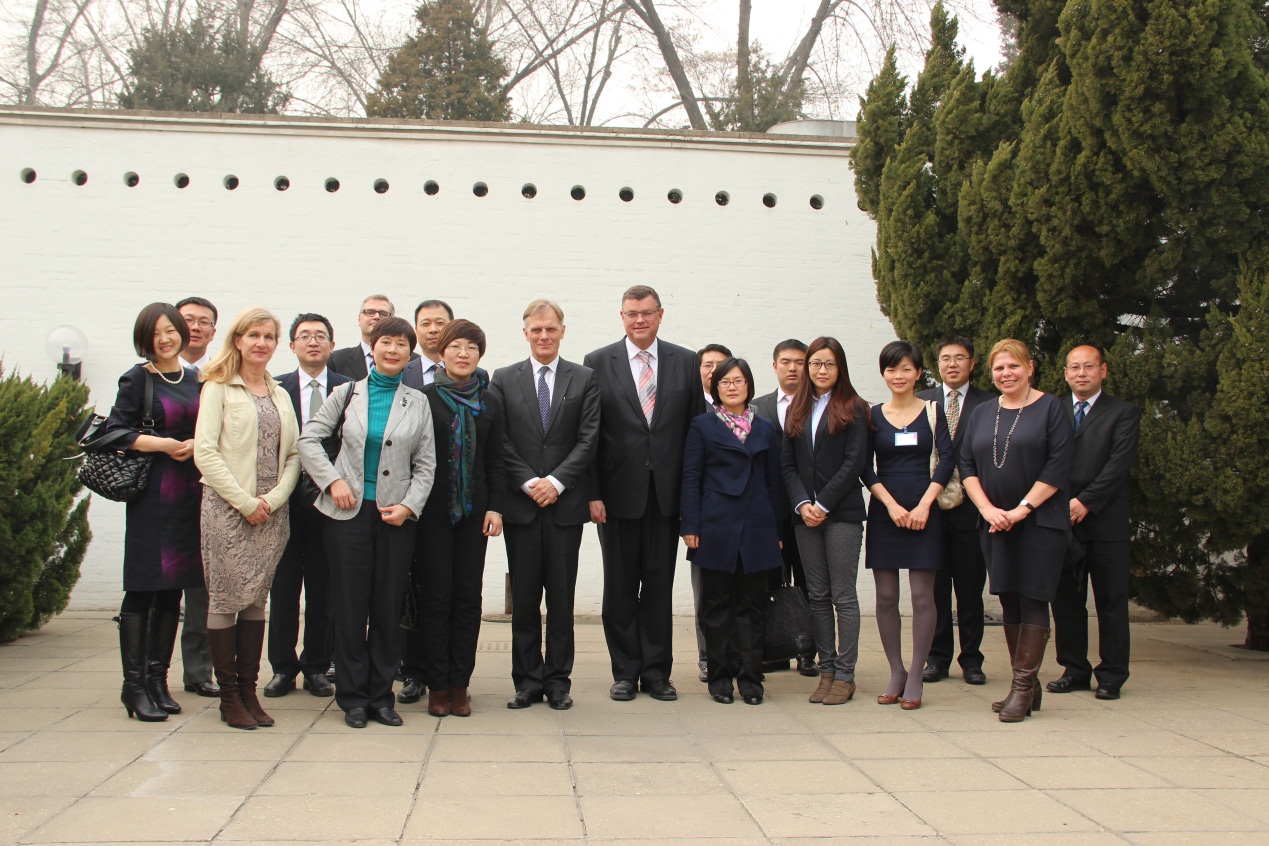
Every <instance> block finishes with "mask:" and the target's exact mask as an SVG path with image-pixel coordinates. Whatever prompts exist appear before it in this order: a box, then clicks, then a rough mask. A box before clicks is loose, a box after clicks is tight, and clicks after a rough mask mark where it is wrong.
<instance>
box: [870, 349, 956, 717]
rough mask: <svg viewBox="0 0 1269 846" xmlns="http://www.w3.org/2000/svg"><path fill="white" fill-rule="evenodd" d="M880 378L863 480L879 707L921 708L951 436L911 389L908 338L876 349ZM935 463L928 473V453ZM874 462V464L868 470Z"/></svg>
mask: <svg viewBox="0 0 1269 846" xmlns="http://www.w3.org/2000/svg"><path fill="white" fill-rule="evenodd" d="M879 364H880V368H881V376H882V378H883V379H885V380H886V385H887V386H888V387H889V388H890V401H889V402H884V403H881V404H879V405H875V406H873V408H872V424H873V431H872V433H871V436H870V439H869V452H870V456H869V461H868V463H867V466H866V468H865V470H864V473H863V481H864V484H865V485H867V486H868V490H869V491H871V492H872V500H871V502H869V504H868V540H867V553H868V558H867V561H866V566H867V567H868V569H870V570H872V576H873V581H874V582H875V583H876V587H877V629H878V631H879V632H880V633H881V645H882V647H883V648H884V649H885V650H886V658H887V660H888V661H889V662H890V681H889V683H888V684H887V685H886V692H885V693H883V694H882V695H880V696H878V697H877V702H878V704H881V705H893V704H895V703H896V702H898V703H899V704H900V707H902V708H903V709H904V710H905V711H915V710H916V709H917V708H920V707H921V695H922V689H921V668H922V667H924V666H925V659H926V656H927V655H928V654H929V651H930V643H931V642H932V641H933V639H934V626H935V622H936V620H937V617H938V614H937V611H936V610H935V607H934V577H935V575H936V574H937V573H938V570H939V568H940V567H942V566H943V526H942V522H941V515H940V513H939V509H938V505H937V504H936V502H935V500H936V499H938V495H939V492H940V491H942V490H943V486H944V485H946V484H947V481H948V479H950V478H951V476H952V470H953V464H952V438H951V435H950V434H949V433H948V430H947V420H946V419H944V417H943V409H942V408H941V407H939V406H940V404H939V403H933V405H934V406H935V418H934V419H935V425H934V427H933V428H931V426H930V418H929V412H928V410H927V407H926V403H924V402H922V401H921V400H919V399H917V397H916V394H915V393H914V391H915V389H916V385H917V381H918V380H919V379H920V378H921V367H922V359H921V350H920V349H918V348H917V347H916V346H915V345H914V344H911V343H909V342H908V341H892V342H890V343H889V344H886V345H885V347H883V348H882V350H881V357H880V362H879ZM935 450H937V452H938V456H939V461H938V467H937V468H936V469H935V470H934V473H933V474H931V473H930V455H931V452H933V451H935ZM874 460H875V464H876V468H875V469H874V467H873V465H874ZM900 570H907V571H908V587H909V590H910V592H911V594H912V663H910V664H909V665H908V666H907V667H904V665H903V653H902V633H901V630H902V626H901V624H900V621H899V571H900Z"/></svg>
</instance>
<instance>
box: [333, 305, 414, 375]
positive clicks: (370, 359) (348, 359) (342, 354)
mask: <svg viewBox="0 0 1269 846" xmlns="http://www.w3.org/2000/svg"><path fill="white" fill-rule="evenodd" d="M396 313H397V309H396V306H394V305H393V304H392V301H391V300H389V299H388V298H387V297H385V296H384V295H383V294H371V295H370V296H368V297H366V298H365V299H364V300H362V301H361V310H360V311H358V312H357V328H359V329H360V330H361V342H360V343H358V344H357V345H356V346H355V347H345V348H344V349H342V350H336V351H335V352H334V353H332V354H331V356H330V360H329V361H328V362H327V367H329V368H330V369H331V370H333V371H335V372H336V373H338V374H340V375H341V376H348V377H350V378H352V379H354V380H358V381H360V380H362V379H365V378H366V377H367V376H369V375H370V366H371V364H373V363H374V356H372V355H371V354H370V338H371V337H372V336H373V335H374V332H375V327H376V326H378V325H379V321H380V320H383V319H384V318H385V317H392V316H393V315H395V314H396ZM414 355H415V353H413V352H411V357H413V356H414Z"/></svg>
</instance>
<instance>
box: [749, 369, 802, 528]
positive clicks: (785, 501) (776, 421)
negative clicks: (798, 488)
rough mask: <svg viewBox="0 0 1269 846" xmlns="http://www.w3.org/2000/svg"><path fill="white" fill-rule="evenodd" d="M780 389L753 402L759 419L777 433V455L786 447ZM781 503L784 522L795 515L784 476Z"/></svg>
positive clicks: (781, 482)
mask: <svg viewBox="0 0 1269 846" xmlns="http://www.w3.org/2000/svg"><path fill="white" fill-rule="evenodd" d="M780 393H781V391H780V389H779V388H776V389H775V390H774V391H772V392H771V393H769V394H763V395H762V396H760V397H758V398H756V399H755V400H754V401H753V409H754V411H756V412H757V413H758V416H759V417H762V418H763V419H765V420H770V421H771V424H772V428H774V429H775V433H776V454H777V455H778V454H779V452H780V450H781V449H782V448H783V447H784V427H783V426H781V425H780V415H779V413H778V412H777V411H776V401H777V400H778V399H779V398H780ZM780 478H781V481H780V501H779V502H778V503H777V505H778V506H779V508H780V510H779V512H778V514H779V516H780V519H781V520H783V519H784V518H785V517H788V516H789V515H790V514H792V513H793V503H791V502H789V495H788V493H787V492H786V491H785V489H784V481H783V476H781V477H780Z"/></svg>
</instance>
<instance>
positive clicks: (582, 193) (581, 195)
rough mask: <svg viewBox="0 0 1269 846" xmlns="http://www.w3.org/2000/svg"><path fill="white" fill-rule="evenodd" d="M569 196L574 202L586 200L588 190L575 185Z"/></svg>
mask: <svg viewBox="0 0 1269 846" xmlns="http://www.w3.org/2000/svg"><path fill="white" fill-rule="evenodd" d="M568 195H569V196H570V197H572V198H573V199H574V200H584V199H586V189H585V188H583V187H582V186H580V185H574V186H573V189H572V190H571V191H569V192H568Z"/></svg>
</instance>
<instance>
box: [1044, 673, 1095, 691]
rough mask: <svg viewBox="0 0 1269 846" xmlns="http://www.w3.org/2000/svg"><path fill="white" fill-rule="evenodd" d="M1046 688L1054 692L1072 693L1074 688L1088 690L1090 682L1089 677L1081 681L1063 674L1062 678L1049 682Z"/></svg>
mask: <svg viewBox="0 0 1269 846" xmlns="http://www.w3.org/2000/svg"><path fill="white" fill-rule="evenodd" d="M1044 688H1045V690H1048V691H1050V692H1052V693H1070V692H1071V691H1074V690H1088V688H1089V683H1088V679H1084V680H1083V681H1080V680H1079V679H1073V678H1071V677H1070V676H1062V677H1061V678H1058V679H1054V680H1053V681H1051V682H1049V683H1048V684H1046V685H1045V686H1044Z"/></svg>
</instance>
